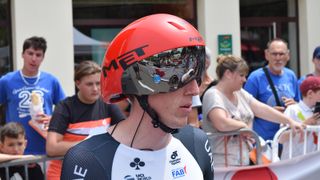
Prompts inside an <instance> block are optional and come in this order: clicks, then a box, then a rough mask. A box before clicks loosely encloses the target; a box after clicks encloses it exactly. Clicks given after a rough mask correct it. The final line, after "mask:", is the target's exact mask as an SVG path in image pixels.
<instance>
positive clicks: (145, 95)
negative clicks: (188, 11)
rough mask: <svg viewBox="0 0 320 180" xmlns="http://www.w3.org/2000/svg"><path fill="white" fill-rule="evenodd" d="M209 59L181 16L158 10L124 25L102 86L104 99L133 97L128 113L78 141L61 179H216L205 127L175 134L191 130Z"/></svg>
mask: <svg viewBox="0 0 320 180" xmlns="http://www.w3.org/2000/svg"><path fill="white" fill-rule="evenodd" d="M204 66H205V43H204V40H203V38H202V36H201V35H200V34H199V32H198V31H197V30H196V29H195V28H194V27H193V26H192V25H190V24H189V23H188V22H186V21H185V20H183V19H181V18H178V17H176V16H173V15H169V14H155V15H150V16H146V17H144V18H141V19H139V20H137V21H135V22H133V23H131V24H129V25H128V26H127V27H125V28H124V29H123V30H122V31H121V32H120V33H119V34H118V35H117V36H116V37H115V39H114V40H113V41H112V42H111V43H110V45H109V47H108V50H107V52H106V55H105V58H104V62H103V67H102V69H103V71H102V74H101V90H102V96H103V99H104V100H105V101H106V102H117V101H120V100H122V99H123V98H129V99H130V101H131V103H132V104H131V110H130V114H129V116H128V118H127V119H126V120H123V121H121V122H119V123H117V124H116V125H114V126H111V127H110V128H109V129H108V133H105V134H102V135H97V136H93V137H91V138H90V139H88V140H86V141H83V142H81V143H79V144H78V145H76V146H74V147H73V148H72V149H71V150H70V151H69V152H68V153H67V154H66V156H65V158H64V162H63V168H62V174H61V179H78V178H79V179H80V178H82V179H175V178H180V179H197V180H198V179H213V168H212V158H211V157H210V155H211V151H210V147H209V146H210V145H208V141H207V137H206V135H205V134H204V133H203V131H200V130H199V131H197V130H194V131H193V132H192V133H194V134H193V135H192V136H191V138H189V137H186V136H185V135H183V134H180V136H182V137H183V139H182V140H181V141H180V140H178V139H177V138H175V137H173V136H172V133H175V132H176V131H177V129H180V128H182V131H181V132H180V133H184V134H188V133H185V132H186V131H188V132H191V131H192V127H191V129H190V127H186V128H184V127H185V125H186V124H187V118H188V115H189V113H190V112H191V110H192V96H195V95H198V94H199V88H198V85H199V84H197V82H198V83H199V82H200V81H201V76H202V73H203V71H204ZM177 136H179V134H178V135H177ZM183 143H184V144H183ZM201 147H202V148H201ZM194 151H197V152H194ZM200 166H201V167H200ZM204 166H206V167H208V168H205V167H204ZM205 169H209V170H208V171H206V170H205Z"/></svg>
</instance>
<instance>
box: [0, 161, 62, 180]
mask: <svg viewBox="0 0 320 180" xmlns="http://www.w3.org/2000/svg"><path fill="white" fill-rule="evenodd" d="M62 159H63V156H59V157H48V156H46V155H41V156H34V157H28V158H23V159H16V160H11V161H8V162H3V163H0V168H5V173H6V179H7V180H9V168H10V167H13V166H24V172H25V177H24V179H25V180H29V175H28V164H31V163H38V164H39V165H40V166H42V172H43V176H44V179H46V177H47V176H46V172H47V162H48V161H51V160H62Z"/></svg>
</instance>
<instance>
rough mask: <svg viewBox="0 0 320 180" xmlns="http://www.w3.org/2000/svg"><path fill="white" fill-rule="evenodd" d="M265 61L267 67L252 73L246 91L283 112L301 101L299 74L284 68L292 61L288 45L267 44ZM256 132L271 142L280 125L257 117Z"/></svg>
mask: <svg viewBox="0 0 320 180" xmlns="http://www.w3.org/2000/svg"><path fill="white" fill-rule="evenodd" d="M265 58H266V60H267V61H268V65H267V66H266V67H265V68H259V69H257V70H255V71H253V72H252V73H251V74H250V75H249V77H248V80H247V82H246V84H245V86H244V89H245V90H246V91H247V92H249V93H250V94H251V95H252V96H253V97H255V98H256V99H257V100H259V101H260V102H262V103H265V104H267V105H269V106H271V107H274V108H275V109H277V110H279V111H281V112H283V111H284V110H285V108H286V107H287V106H289V105H291V104H294V103H296V102H298V101H299V97H300V94H299V87H298V83H297V78H296V75H295V74H294V72H293V71H292V70H290V69H288V68H286V67H285V66H286V64H287V63H288V61H289V58H290V55H289V49H288V45H287V43H286V42H285V41H284V40H282V39H273V40H271V41H270V42H268V44H267V49H266V50H265ZM264 69H265V70H264ZM266 73H267V74H269V75H270V79H271V82H272V83H273V84H274V89H275V93H277V95H275V94H274V93H273V90H272V85H270V83H269V81H268V76H267V75H266ZM253 129H254V131H256V132H257V133H258V134H259V135H260V136H261V137H262V138H263V139H264V140H269V139H273V136H274V135H275V133H276V132H277V131H278V130H279V124H276V123H273V122H269V121H266V120H265V119H261V118H258V117H256V119H255V121H254V123H253Z"/></svg>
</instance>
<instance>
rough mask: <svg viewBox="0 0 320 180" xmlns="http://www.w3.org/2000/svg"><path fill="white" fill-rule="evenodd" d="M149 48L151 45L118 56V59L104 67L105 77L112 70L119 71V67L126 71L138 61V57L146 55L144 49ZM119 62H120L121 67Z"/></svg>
mask: <svg viewBox="0 0 320 180" xmlns="http://www.w3.org/2000/svg"><path fill="white" fill-rule="evenodd" d="M148 46H149V45H143V46H141V47H138V48H136V49H133V50H131V51H129V52H126V53H124V54H122V55H120V56H118V57H117V58H116V59H113V60H111V61H110V63H109V66H103V67H102V72H103V76H104V77H105V78H106V77H107V72H108V71H110V70H111V68H113V69H114V70H116V69H118V68H119V65H120V66H121V67H122V69H123V70H126V69H127V68H128V67H129V66H130V65H132V64H133V63H134V62H136V61H137V58H136V57H141V56H143V55H145V54H146V53H145V52H144V50H143V49H144V48H146V47H148ZM135 55H136V56H135ZM117 61H118V62H119V65H118V63H117Z"/></svg>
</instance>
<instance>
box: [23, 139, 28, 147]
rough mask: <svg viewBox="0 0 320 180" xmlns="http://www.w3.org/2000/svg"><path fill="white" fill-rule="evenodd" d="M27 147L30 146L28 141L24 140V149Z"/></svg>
mask: <svg viewBox="0 0 320 180" xmlns="http://www.w3.org/2000/svg"><path fill="white" fill-rule="evenodd" d="M27 145H28V140H26V139H25V140H24V147H27Z"/></svg>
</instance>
